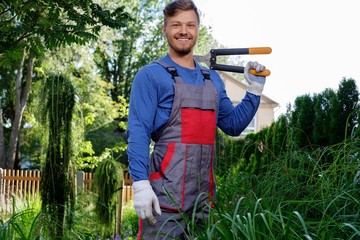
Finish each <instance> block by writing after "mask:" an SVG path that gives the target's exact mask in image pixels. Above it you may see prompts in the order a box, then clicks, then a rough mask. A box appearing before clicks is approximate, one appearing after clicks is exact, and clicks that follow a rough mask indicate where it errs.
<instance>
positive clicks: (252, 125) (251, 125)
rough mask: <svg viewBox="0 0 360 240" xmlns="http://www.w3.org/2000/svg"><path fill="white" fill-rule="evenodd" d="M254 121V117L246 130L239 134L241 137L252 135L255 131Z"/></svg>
mask: <svg viewBox="0 0 360 240" xmlns="http://www.w3.org/2000/svg"><path fill="white" fill-rule="evenodd" d="M255 119H256V115H255V117H254V118H253V119H252V120H251V122H250V123H249V125H248V126H247V128H245V130H244V131H243V132H242V133H241V135H246V134H248V133H253V132H255V130H256V127H255V122H256V121H255Z"/></svg>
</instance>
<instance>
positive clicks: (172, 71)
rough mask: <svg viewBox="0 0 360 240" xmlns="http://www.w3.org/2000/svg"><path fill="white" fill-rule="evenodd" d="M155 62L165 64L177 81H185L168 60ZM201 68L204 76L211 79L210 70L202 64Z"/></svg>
mask: <svg viewBox="0 0 360 240" xmlns="http://www.w3.org/2000/svg"><path fill="white" fill-rule="evenodd" d="M154 62H155V63H157V64H160V65H161V66H163V67H164V68H165V69H166V71H168V72H169V73H170V74H171V76H172V78H173V79H174V80H175V82H183V80H182V78H181V77H180V76H179V74H178V73H177V70H176V68H175V67H173V66H170V65H169V64H167V63H166V62H163V61H159V60H157V61H154ZM200 68H201V69H200V71H201V73H202V75H203V76H204V80H211V79H210V72H209V71H208V70H207V69H205V68H204V67H202V66H200Z"/></svg>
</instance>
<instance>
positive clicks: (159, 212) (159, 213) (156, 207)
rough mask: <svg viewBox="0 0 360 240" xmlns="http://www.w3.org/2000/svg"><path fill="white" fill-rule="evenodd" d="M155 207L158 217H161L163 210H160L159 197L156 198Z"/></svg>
mask: <svg viewBox="0 0 360 240" xmlns="http://www.w3.org/2000/svg"><path fill="white" fill-rule="evenodd" d="M153 205H154V210H155V212H156V213H157V214H158V215H161V209H160V204H159V200H158V198H157V197H155V198H154V199H153Z"/></svg>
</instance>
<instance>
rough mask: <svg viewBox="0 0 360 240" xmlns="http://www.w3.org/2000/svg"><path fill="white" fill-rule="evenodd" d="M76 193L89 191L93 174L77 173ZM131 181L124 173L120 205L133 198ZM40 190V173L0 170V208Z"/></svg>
mask: <svg viewBox="0 0 360 240" xmlns="http://www.w3.org/2000/svg"><path fill="white" fill-rule="evenodd" d="M76 180H77V181H76V183H77V191H82V192H85V191H91V182H92V180H93V173H84V172H78V173H77V176H76ZM131 184H132V179H131V177H130V175H129V173H127V172H125V173H124V181H123V184H122V203H123V204H124V203H127V202H129V201H131V200H132V198H133V190H132V187H131ZM39 190H40V171H34V170H10V169H1V168H0V206H1V207H4V206H5V207H6V206H7V205H11V198H12V196H15V197H19V198H26V197H27V196H34V195H36V194H38V193H39Z"/></svg>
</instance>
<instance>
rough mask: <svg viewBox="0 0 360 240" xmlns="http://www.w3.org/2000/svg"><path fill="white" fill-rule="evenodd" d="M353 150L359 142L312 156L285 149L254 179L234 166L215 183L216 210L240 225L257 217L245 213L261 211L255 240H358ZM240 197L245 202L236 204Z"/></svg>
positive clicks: (359, 163) (359, 166) (359, 170)
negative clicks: (235, 215)
mask: <svg viewBox="0 0 360 240" xmlns="http://www.w3.org/2000/svg"><path fill="white" fill-rule="evenodd" d="M359 145H360V143H359V139H351V141H346V142H344V143H342V144H338V145H334V146H331V147H326V148H318V149H316V150H314V151H309V150H305V149H303V150H294V149H295V148H291V146H289V148H288V150H287V151H286V152H283V153H282V154H280V155H277V156H272V159H274V160H273V161H272V162H270V163H268V164H267V165H266V166H262V169H261V171H260V172H261V173H260V174H257V175H255V174H250V173H247V172H240V171H239V169H240V168H239V166H238V165H239V164H241V163H240V162H239V164H238V165H235V166H233V167H232V168H231V169H230V170H229V171H228V174H227V175H223V176H224V177H222V178H219V179H218V200H219V201H218V202H219V204H220V209H222V210H221V211H225V212H231V211H232V210H231V209H235V210H236V211H238V212H240V213H242V214H239V215H240V216H243V217H240V218H243V220H245V219H249V217H250V216H252V217H253V219H254V218H255V216H258V215H256V213H255V212H254V211H249V210H250V209H255V207H256V208H257V209H262V212H261V213H259V215H260V216H262V217H261V219H262V220H263V221H255V223H257V224H260V225H258V226H257V227H258V229H257V230H256V231H255V232H257V233H258V234H260V235H261V236H257V237H258V238H256V239H303V238H307V239H359V238H360V200H359V199H360V154H359ZM244 198H246V199H247V202H248V203H247V204H242V205H238V202H239V201H244V200H243V199H244ZM259 199H262V200H261V202H262V204H261V208H260V206H259V203H258V201H259ZM249 213H250V215H249ZM258 218H260V217H258ZM227 219H230V218H229V217H227ZM233 219H234V218H233ZM265 219H267V221H268V222H265ZM295 220H296V221H295ZM239 223H240V225H241V226H250V225H249V224H248V223H249V221H247V222H245V224H244V221H242V222H239ZM253 226H254V225H252V226H251V227H253ZM268 227H269V228H268ZM262 229H267V234H268V236H267V237H264V236H263V234H264V233H266V231H263V230H262ZM270 230H271V231H270ZM289 234H290V235H289ZM253 236H254V234H251V235H248V236H242V237H243V238H239V239H254V238H253ZM271 236H275V238H272V237H271Z"/></svg>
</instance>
